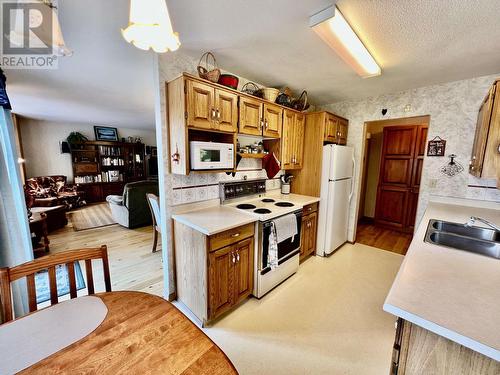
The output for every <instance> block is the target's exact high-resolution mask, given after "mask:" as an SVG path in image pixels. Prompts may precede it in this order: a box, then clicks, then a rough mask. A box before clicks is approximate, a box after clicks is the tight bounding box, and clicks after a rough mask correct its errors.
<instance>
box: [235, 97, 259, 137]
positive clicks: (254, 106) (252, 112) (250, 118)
mask: <svg viewBox="0 0 500 375" xmlns="http://www.w3.org/2000/svg"><path fill="white" fill-rule="evenodd" d="M262 117H263V113H262V102H261V101H260V100H258V99H253V98H247V97H245V96H240V123H239V133H241V134H248V135H262Z"/></svg>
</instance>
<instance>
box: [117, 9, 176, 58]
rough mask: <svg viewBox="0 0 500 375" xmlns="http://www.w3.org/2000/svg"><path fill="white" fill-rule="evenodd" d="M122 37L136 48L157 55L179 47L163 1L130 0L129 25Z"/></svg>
mask: <svg viewBox="0 0 500 375" xmlns="http://www.w3.org/2000/svg"><path fill="white" fill-rule="evenodd" d="M122 35H123V37H124V38H125V40H126V41H127V42H129V43H132V44H133V45H134V46H136V47H137V48H140V49H143V50H149V49H150V48H151V49H153V51H155V52H157V53H163V52H168V51H175V50H177V49H178V48H179V46H180V45H181V43H180V42H179V34H178V33H174V30H173V29H172V24H171V22H170V16H169V14H168V9H167V4H166V3H165V0H130V19H129V24H128V27H127V28H125V29H122Z"/></svg>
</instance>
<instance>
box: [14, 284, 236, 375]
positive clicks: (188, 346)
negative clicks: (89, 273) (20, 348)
mask: <svg viewBox="0 0 500 375" xmlns="http://www.w3.org/2000/svg"><path fill="white" fill-rule="evenodd" d="M95 296H96V297H99V298H100V299H101V300H102V302H103V303H104V304H105V305H106V307H107V309H108V312H107V314H106V317H105V318H104V320H103V321H102V323H101V324H100V325H99V326H98V327H97V328H96V329H95V330H94V331H93V332H91V333H90V334H88V335H87V336H85V337H84V338H82V339H80V340H78V341H76V342H74V343H73V344H71V345H69V346H67V347H66V348H64V349H62V350H60V351H58V352H56V353H54V354H52V355H50V356H49V357H47V358H45V359H43V360H41V361H39V362H37V363H35V364H33V365H31V366H30V367H28V368H26V369H24V370H23V371H21V372H20V373H21V374H35V373H36V374H61V373H67V374H87V373H92V374H184V375H187V374H207V375H208V374H210V375H214V374H237V373H238V372H237V371H236V369H235V367H234V366H233V364H232V363H231V361H230V360H229V359H228V358H227V356H226V355H225V354H224V352H223V351H222V350H221V349H220V348H219V347H218V346H217V345H216V344H215V343H214V342H213V341H212V340H210V338H209V337H208V336H207V335H205V333H204V332H203V331H202V330H201V329H199V328H198V327H197V326H196V325H195V324H194V323H193V322H191V321H190V320H189V319H188V318H187V317H186V316H185V315H183V314H182V313H181V312H180V311H179V310H178V309H177V308H176V307H175V306H174V305H172V304H171V303H170V302H168V301H166V300H164V299H163V298H160V297H158V296H154V295H151V294H147V293H142V292H129V291H123V292H110V293H100V294H96V295H95ZM62 303H65V302H62ZM50 308H51V307H48V309H50ZM34 314H37V312H35V313H34ZM21 319H22V318H21Z"/></svg>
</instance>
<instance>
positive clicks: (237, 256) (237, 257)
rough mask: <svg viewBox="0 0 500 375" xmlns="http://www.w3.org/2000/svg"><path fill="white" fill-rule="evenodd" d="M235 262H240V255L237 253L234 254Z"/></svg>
mask: <svg viewBox="0 0 500 375" xmlns="http://www.w3.org/2000/svg"><path fill="white" fill-rule="evenodd" d="M236 262H237V263H239V262H240V253H239V252H237V253H236Z"/></svg>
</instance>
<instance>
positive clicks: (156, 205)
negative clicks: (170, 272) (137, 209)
mask: <svg viewBox="0 0 500 375" xmlns="http://www.w3.org/2000/svg"><path fill="white" fill-rule="evenodd" d="M146 199H147V201H148V205H149V209H150V210H151V218H152V219H153V253H154V252H156V245H157V243H158V233H161V228H160V223H161V221H160V220H161V219H160V202H159V200H158V197H157V196H156V195H154V194H151V193H148V194H146Z"/></svg>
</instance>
